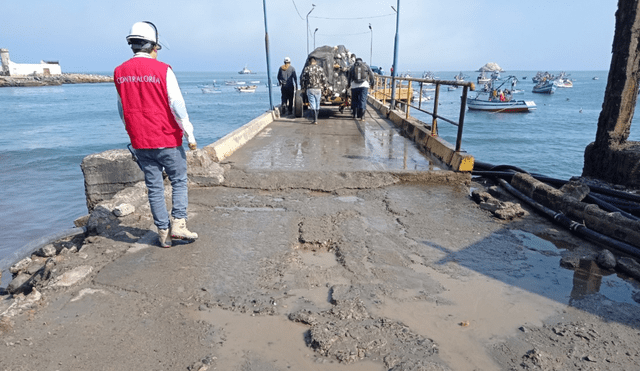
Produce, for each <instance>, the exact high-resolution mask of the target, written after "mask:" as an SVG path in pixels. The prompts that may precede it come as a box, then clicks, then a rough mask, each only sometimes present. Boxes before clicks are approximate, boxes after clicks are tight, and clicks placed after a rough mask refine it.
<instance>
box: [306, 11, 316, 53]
mask: <svg viewBox="0 0 640 371" xmlns="http://www.w3.org/2000/svg"><path fill="white" fill-rule="evenodd" d="M311 6H312V8H311V10H309V13H307V55H309V14H311V12H313V9H315V8H316V4H311Z"/></svg>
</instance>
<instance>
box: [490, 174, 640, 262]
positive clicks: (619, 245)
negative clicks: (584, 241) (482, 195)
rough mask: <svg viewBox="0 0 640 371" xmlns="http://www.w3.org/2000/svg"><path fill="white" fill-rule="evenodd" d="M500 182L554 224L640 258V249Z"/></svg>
mask: <svg viewBox="0 0 640 371" xmlns="http://www.w3.org/2000/svg"><path fill="white" fill-rule="evenodd" d="M498 181H499V182H500V185H502V186H503V187H504V188H505V189H506V190H507V191H509V192H510V193H511V194H513V195H514V196H516V197H518V198H519V199H521V200H522V201H524V202H526V203H527V204H529V205H530V206H531V207H533V208H535V209H536V210H538V211H540V212H542V214H544V215H545V216H547V217H548V218H550V219H551V220H553V221H554V222H556V223H557V224H560V225H561V226H564V227H565V228H568V229H569V230H570V231H572V232H574V233H576V234H579V235H581V236H583V237H585V238H588V239H590V240H592V241H595V242H598V243H601V244H604V245H606V246H610V247H613V248H614V249H616V250H618V251H621V252H624V253H626V254H629V255H631V256H634V257H636V258H640V249H638V248H636V247H634V246H631V245H629V244H627V243H624V242H622V241H618V240H615V239H613V238H611V237H607V236H605V235H602V234H600V233H598V232H595V231H593V230H591V229H589V228H587V227H585V226H584V225H583V224H580V223H577V222H574V221H573V220H571V219H569V218H568V217H567V216H566V215H564V214H563V213H557V212H555V211H553V210H551V209H549V208H547V207H545V206H543V205H541V204H539V203H538V202H536V201H534V200H533V199H531V198H529V197H527V196H526V195H524V194H523V193H522V192H520V191H518V190H517V189H515V188H514V187H513V186H512V185H511V184H509V183H507V182H506V181H505V180H504V179H498Z"/></svg>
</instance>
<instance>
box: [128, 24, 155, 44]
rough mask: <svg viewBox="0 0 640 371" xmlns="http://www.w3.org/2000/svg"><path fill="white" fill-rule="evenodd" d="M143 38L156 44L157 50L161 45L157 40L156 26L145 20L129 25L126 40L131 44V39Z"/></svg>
mask: <svg viewBox="0 0 640 371" xmlns="http://www.w3.org/2000/svg"><path fill="white" fill-rule="evenodd" d="M134 39H138V40H145V41H148V42H151V43H153V44H154V45H157V46H158V50H160V49H162V46H161V45H160V44H159V42H158V29H157V28H156V26H155V25H154V24H153V23H151V22H147V21H143V22H136V23H134V24H133V26H131V31H130V32H129V36H127V42H128V43H129V44H131V43H132V42H131V41H132V40H134Z"/></svg>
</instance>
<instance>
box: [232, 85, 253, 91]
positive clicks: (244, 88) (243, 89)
mask: <svg viewBox="0 0 640 371" xmlns="http://www.w3.org/2000/svg"><path fill="white" fill-rule="evenodd" d="M256 88H257V86H256V85H246V86H238V87H236V89H237V90H238V92H239V93H255V92H256Z"/></svg>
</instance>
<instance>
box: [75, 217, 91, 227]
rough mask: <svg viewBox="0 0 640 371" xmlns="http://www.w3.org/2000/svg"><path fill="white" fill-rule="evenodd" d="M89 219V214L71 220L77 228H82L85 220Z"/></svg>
mask: <svg viewBox="0 0 640 371" xmlns="http://www.w3.org/2000/svg"><path fill="white" fill-rule="evenodd" d="M88 221H89V214H87V215H85V216H81V217H79V218H78V219H76V220H74V221H73V225H75V226H76V227H78V228H82V227H84V226H85V225H87V222H88Z"/></svg>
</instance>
